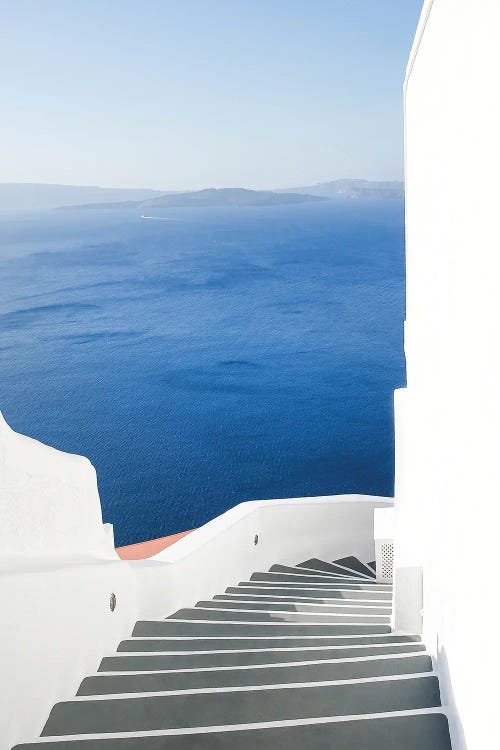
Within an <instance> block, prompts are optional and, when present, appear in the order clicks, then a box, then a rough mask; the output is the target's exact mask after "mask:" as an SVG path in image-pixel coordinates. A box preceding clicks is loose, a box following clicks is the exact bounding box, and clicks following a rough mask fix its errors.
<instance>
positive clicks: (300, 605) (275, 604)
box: [196, 594, 391, 615]
mask: <svg viewBox="0 0 500 750" xmlns="http://www.w3.org/2000/svg"><path fill="white" fill-rule="evenodd" d="M196 606H197V607H203V608H204V609H211V608H212V609H221V608H223V609H225V608H226V607H227V608H230V609H247V610H248V609H252V610H253V609H255V610H259V611H262V610H266V611H269V612H304V613H305V614H314V613H317V614H344V615H346V614H357V615H362V614H365V615H377V614H380V615H390V613H391V607H390V605H389V604H388V603H386V606H382V605H380V604H371V605H356V604H354V605H349V604H335V603H333V604H332V603H331V602H329V603H327V604H323V603H312V604H310V603H308V602H301V601H289V602H283V601H281V600H277V601H266V600H265V599H264V600H263V599H254V600H252V599H250V600H249V599H246V598H245V597H243V598H241V597H239V596H235V597H231V596H229V595H227V594H220V595H219V596H216V597H215V598H214V599H212V600H209V601H206V602H204V601H201V602H197V603H196Z"/></svg>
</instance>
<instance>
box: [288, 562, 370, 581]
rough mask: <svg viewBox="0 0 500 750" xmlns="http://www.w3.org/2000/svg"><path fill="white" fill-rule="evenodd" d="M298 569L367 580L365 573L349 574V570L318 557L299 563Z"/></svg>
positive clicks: (352, 572) (353, 572)
mask: <svg viewBox="0 0 500 750" xmlns="http://www.w3.org/2000/svg"><path fill="white" fill-rule="evenodd" d="M296 567H297V568H306V569H308V570H317V571H318V572H324V573H337V574H338V575H344V576H345V575H349V574H350V575H352V576H353V577H357V578H363V577H365V578H366V575H364V574H363V573H357V572H355V571H351V572H349V570H348V569H347V568H342V567H341V566H340V565H335V564H334V563H330V562H325V560H319V559H318V558H317V557H312V558H311V559H310V560H305V561H304V562H301V563H299V564H298V565H296Z"/></svg>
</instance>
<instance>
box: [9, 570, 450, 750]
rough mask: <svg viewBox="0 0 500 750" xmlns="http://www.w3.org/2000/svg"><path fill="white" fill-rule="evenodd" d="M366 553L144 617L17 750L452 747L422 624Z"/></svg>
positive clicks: (257, 578) (261, 576) (258, 579)
mask: <svg viewBox="0 0 500 750" xmlns="http://www.w3.org/2000/svg"><path fill="white" fill-rule="evenodd" d="M391 606H392V591H391V584H389V583H380V582H377V580H376V578H375V564H374V563H368V564H364V563H362V562H361V561H360V560H358V559H357V558H355V557H346V558H342V559H339V560H335V561H333V562H324V561H322V560H318V559H311V560H307V561H305V562H303V563H300V564H299V565H297V566H288V565H273V566H272V567H271V568H270V570H269V572H267V573H254V574H253V575H252V576H251V578H250V580H249V581H245V582H242V583H239V584H238V585H237V586H231V587H229V588H228V589H226V591H225V593H223V594H219V595H218V596H215V597H214V598H213V599H211V600H209V601H200V602H198V604H197V605H196V606H195V607H194V608H192V609H181V610H179V611H178V612H175V614H173V615H171V616H169V617H167V618H166V619H164V620H148V621H141V622H138V623H137V624H136V626H135V628H134V632H133V634H132V637H131V638H130V639H129V640H126V641H123V642H122V643H121V644H120V645H119V647H118V652H117V653H116V655H114V656H111V657H106V658H104V659H103V660H102V662H101V665H100V668H99V672H98V673H97V674H95V675H93V676H90V677H87V678H86V679H84V680H83V682H82V684H81V686H80V688H79V690H78V694H77V696H76V697H75V698H73V699H71V700H68V701H65V702H64V703H58V704H57V705H56V706H54V708H53V709H52V711H51V713H50V716H49V719H48V721H47V723H46V725H45V728H44V730H43V732H42V737H41V738H39V739H37V740H33V742H29V743H25V744H23V745H17V746H16V750H29V748H31V749H32V750H33V748H34V747H35V746H36V745H40V746H41V750H240V749H241V750H276V749H277V748H289V749H290V750H294V749H295V748H304V747H307V748H308V750H450V748H451V745H450V739H449V732H448V722H447V719H446V716H445V713H444V711H443V709H442V708H441V701H440V694H439V683H438V678H437V676H436V674H435V673H434V672H433V665H432V661H431V658H430V657H429V656H428V655H427V654H426V651H425V646H424V645H423V644H422V643H421V642H420V638H419V636H412V635H407V634H398V633H395V632H391V625H390V618H391Z"/></svg>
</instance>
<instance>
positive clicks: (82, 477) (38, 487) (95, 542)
mask: <svg viewBox="0 0 500 750" xmlns="http://www.w3.org/2000/svg"><path fill="white" fill-rule="evenodd" d="M0 518H1V523H0V565H1V564H2V561H6V560H7V561H9V564H10V562H11V561H12V559H13V558H26V557H28V558H34V557H48V556H50V557H57V556H59V555H64V556H66V557H75V558H77V557H81V558H88V557H93V556H97V557H103V556H105V557H106V556H107V557H110V558H115V559H116V557H117V555H116V553H115V551H114V547H113V542H112V538H111V537H110V536H109V535H107V534H106V533H105V530H104V528H103V525H102V515H101V505H100V501H99V493H98V491H97V479H96V473H95V469H94V467H93V466H92V464H91V463H90V461H89V460H88V459H87V458H84V457H83V456H75V455H72V454H70V453H63V452H61V451H58V450H56V449H55V448H51V447H50V446H48V445H43V443H39V442H38V441H37V440H33V439H32V438H29V437H26V436H25V435H19V434H18V433H17V432H14V431H13V430H11V428H10V427H9V426H8V424H7V423H6V421H5V420H4V418H3V416H2V414H1V413H0Z"/></svg>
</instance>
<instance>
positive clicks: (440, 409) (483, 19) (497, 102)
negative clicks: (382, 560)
mask: <svg viewBox="0 0 500 750" xmlns="http://www.w3.org/2000/svg"><path fill="white" fill-rule="evenodd" d="M499 37H500V2H498V0H477V1H476V2H473V1H472V0H434V2H433V3H432V2H426V3H425V5H424V10H423V15H422V21H421V24H420V27H419V31H418V33H417V38H416V40H415V45H414V49H413V53H412V57H411V59H410V63H409V66H408V73H407V81H406V95H405V118H406V186H407V187H406V190H407V194H406V212H407V216H406V231H407V279H408V281H407V290H408V296H407V324H406V336H405V348H406V355H407V367H408V388H407V389H406V390H402V391H399V392H398V393H397V394H396V508H397V527H398V531H397V542H396V566H397V568H398V567H399V568H419V567H420V568H422V569H423V587H424V589H423V607H424V609H423V612H424V617H423V626H424V638H425V639H426V642H427V644H428V646H429V647H430V648H431V650H432V651H433V653H434V655H435V657H436V659H437V662H438V667H439V670H440V678H441V689H442V694H443V699H444V701H445V702H446V703H447V704H448V705H449V707H450V717H451V726H452V731H453V740H454V746H455V747H456V748H457V749H458V748H465V747H467V748H468V749H469V750H483V749H484V748H485V747H496V746H498V745H500V738H499V730H498V724H497V723H496V721H495V713H496V695H497V672H498V670H499V668H500V658H499V656H498V649H497V647H496V645H495V641H496V632H495V628H496V623H497V621H498V617H497V615H498V610H499V605H498V602H497V596H496V580H497V570H498V562H499V552H500V544H499V542H500V533H499V518H500V514H499V510H498V508H499V493H498V466H499V455H500V399H499V382H500V377H499V376H500V305H499V298H500V293H499V269H500V260H499V254H500V219H499V215H500V210H499V206H500V187H499V185H500V148H499V140H500V97H499V84H498V79H499V76H500V44H499ZM396 576H397V573H396Z"/></svg>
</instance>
